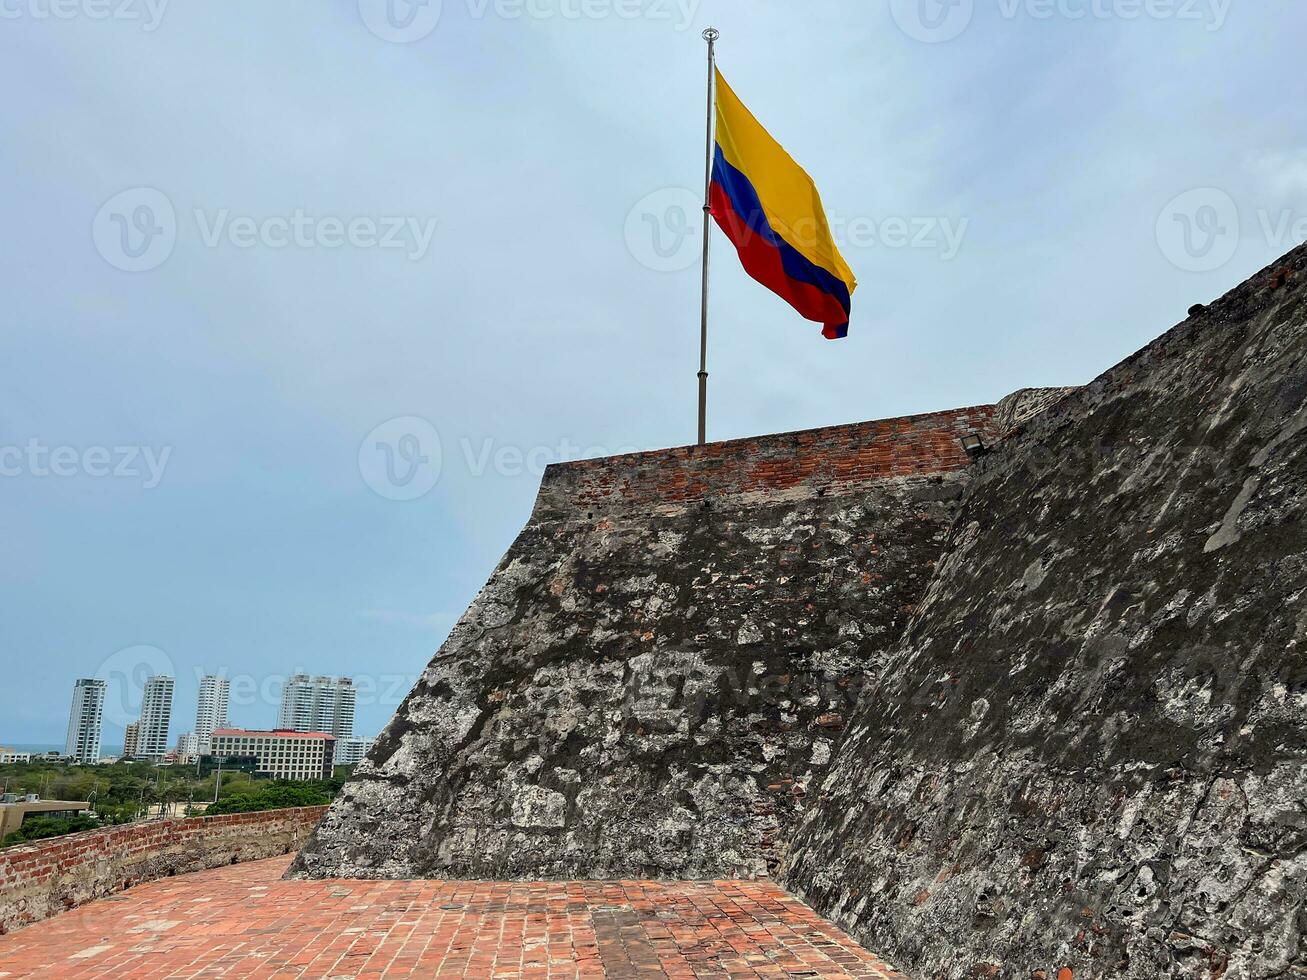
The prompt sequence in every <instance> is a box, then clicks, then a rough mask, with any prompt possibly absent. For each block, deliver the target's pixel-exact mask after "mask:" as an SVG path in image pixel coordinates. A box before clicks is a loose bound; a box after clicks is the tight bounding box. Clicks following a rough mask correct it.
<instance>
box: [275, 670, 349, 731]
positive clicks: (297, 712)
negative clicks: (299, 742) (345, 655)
mask: <svg viewBox="0 0 1307 980" xmlns="http://www.w3.org/2000/svg"><path fill="white" fill-rule="evenodd" d="M357 702H358V690H357V689H356V688H355V687H354V682H353V681H352V680H350V679H349V678H348V677H309V676H308V675H307V674H295V675H294V676H293V677H291V678H290V679H289V680H288V681H286V686H285V687H284V688H282V692H281V711H280V712H279V713H278V715H277V727H278V728H280V729H285V730H287V731H293V732H326V733H327V734H328V735H334V736H336V737H337V738H345V737H347V736H349V735H353V734H354V706H355V705H356V704H357Z"/></svg>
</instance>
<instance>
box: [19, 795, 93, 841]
mask: <svg viewBox="0 0 1307 980" xmlns="http://www.w3.org/2000/svg"><path fill="white" fill-rule="evenodd" d="M90 807H91V804H90V802H89V801H87V800H43V799H41V798H40V797H39V796H37V795H36V794H35V793H32V794H29V795H28V796H19V795H18V794H16V793H6V794H5V795H4V796H0V840H3V839H4V836H5V834H12V833H13V832H14V831H15V830H17V829H18V828H19V827H21V826H22V825H23V821H24V820H25V819H27V818H28V817H75V816H77V814H79V813H81V812H83V811H84V810H89V809H90Z"/></svg>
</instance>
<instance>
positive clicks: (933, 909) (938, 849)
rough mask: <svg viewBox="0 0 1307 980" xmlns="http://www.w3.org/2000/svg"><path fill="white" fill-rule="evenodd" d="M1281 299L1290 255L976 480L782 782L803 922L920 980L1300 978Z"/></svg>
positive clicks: (1107, 377) (1294, 356) (1306, 305)
mask: <svg viewBox="0 0 1307 980" xmlns="http://www.w3.org/2000/svg"><path fill="white" fill-rule="evenodd" d="M1305 300H1307V251H1305V250H1302V249H1300V250H1298V251H1296V252H1294V253H1291V255H1290V256H1288V257H1287V258H1286V259H1285V260H1283V261H1282V262H1281V263H1277V265H1276V266H1275V267H1274V268H1272V269H1268V270H1267V271H1266V272H1264V273H1262V274H1260V275H1258V276H1257V277H1255V278H1254V279H1252V280H1251V281H1249V282H1248V283H1246V284H1244V285H1243V286H1241V287H1239V288H1238V289H1236V290H1234V291H1233V292H1232V293H1230V294H1229V295H1227V296H1226V297H1224V298H1223V299H1222V300H1220V301H1218V302H1216V303H1214V304H1211V305H1210V306H1208V307H1207V308H1205V309H1203V310H1201V311H1199V312H1197V313H1196V314H1195V316H1193V317H1192V318H1191V319H1190V320H1188V321H1186V322H1184V323H1183V324H1181V325H1180V326H1178V327H1176V328H1175V329H1174V330H1172V331H1171V332H1170V333H1168V334H1166V335H1165V336H1164V337H1162V338H1161V339H1159V340H1158V341H1156V342H1155V343H1153V344H1152V345H1150V346H1149V347H1147V348H1145V349H1144V350H1143V351H1141V352H1139V353H1138V354H1136V355H1134V356H1133V357H1131V358H1129V359H1128V360H1126V361H1125V362H1123V363H1122V364H1120V365H1118V366H1117V367H1115V368H1113V369H1112V370H1110V371H1108V372H1107V373H1106V374H1104V375H1103V376H1102V377H1101V378H1099V379H1098V380H1097V381H1095V382H1094V383H1092V384H1091V385H1089V386H1088V387H1086V388H1085V389H1082V390H1079V391H1076V392H1073V393H1071V394H1069V395H1068V396H1067V397H1065V398H1064V399H1062V400H1061V401H1060V402H1058V403H1057V404H1056V405H1054V406H1053V407H1051V408H1050V409H1049V410H1048V411H1047V412H1045V413H1044V414H1043V415H1040V416H1039V417H1038V418H1036V419H1034V420H1033V421H1031V422H1029V423H1027V424H1026V425H1025V426H1024V428H1021V429H1020V430H1019V431H1017V432H1016V434H1014V435H1013V436H1012V437H1011V438H1010V439H1008V440H1007V441H1005V442H1004V443H1002V444H1001V445H1000V446H999V447H998V448H997V449H996V450H995V451H994V452H993V453H990V454H989V455H987V456H986V457H985V458H984V459H983V460H982V462H981V463H980V464H979V465H978V466H977V467H976V469H975V470H974V471H973V474H974V475H973V479H972V481H971V483H970V486H969V488H968V490H967V493H966V497H965V500H964V503H963V505H962V509H961V512H960V513H959V515H958V518H957V521H956V523H955V525H954V527H953V529H952V531H951V532H950V535H949V539H948V543H947V548H946V551H945V557H944V558H943V559H942V561H941V563H940V567H939V570H938V573H937V575H936V577H935V578H934V580H933V581H932V583H931V584H930V587H929V589H928V591H927V594H926V596H925V598H924V600H923V601H922V603H921V604H920V606H919V608H918V609H917V611H916V614H915V615H914V617H913V618H912V620H911V622H910V624H909V626H908V628H907V631H906V634H905V637H904V639H903V642H902V644H901V645H900V646H899V647H898V649H896V651H895V652H894V653H893V654H892V655H891V656H890V657H889V658H888V660H887V668H886V669H885V670H884V671H883V675H882V678H881V680H880V681H879V682H878V683H873V684H872V685H870V686H869V687H868V689H867V691H866V693H865V694H864V697H863V700H862V703H861V705H860V707H859V709H858V710H857V712H856V713H855V714H854V716H853V718H852V719H851V721H850V725H849V729H848V734H847V737H846V738H845V740H844V741H843V742H842V743H841V745H840V746H839V748H838V750H837V754H836V758H835V761H834V762H833V763H832V765H831V767H830V769H829V771H828V773H827V774H826V775H825V777H824V778H823V779H822V780H821V781H820V782H819V783H818V784H816V785H812V786H810V787H809V792H810V795H816V796H818V797H819V799H818V800H817V802H816V803H815V804H814V805H812V806H811V808H810V809H809V811H808V813H807V815H806V816H805V817H804V819H803V822H802V825H801V827H800V830H799V832H798V834H797V837H796V840H795V842H794V844H793V847H792V849H791V851H790V853H789V855H788V859H787V865H786V867H785V869H784V877H783V880H784V881H785V883H787V884H788V885H789V886H790V887H791V888H793V889H794V890H796V891H797V893H798V894H800V895H801V896H802V897H804V898H805V899H806V900H807V901H809V902H810V903H811V904H812V905H813V906H814V907H815V908H817V909H818V911H821V912H823V913H825V914H827V915H830V916H832V917H833V918H834V919H835V920H836V921H837V922H838V923H840V924H841V925H842V926H844V927H845V928H846V929H848V930H849V931H850V932H852V933H853V934H854V935H855V936H857V937H858V938H859V939H860V940H862V941H864V942H866V943H867V944H868V945H871V946H872V947H873V948H876V949H879V950H881V951H883V952H884V953H885V955H887V956H889V957H890V958H891V959H894V960H896V961H898V962H899V964H900V966H901V967H903V968H905V969H907V970H908V971H909V972H910V973H913V974H914V975H918V976H921V977H927V976H935V977H947V978H958V977H972V976H1002V977H1031V976H1046V977H1062V976H1065V977H1071V976H1074V977H1075V978H1077V980H1080V978H1085V977H1124V978H1141V980H1142V978H1149V980H1152V978H1158V977H1211V978H1216V977H1226V978H1271V977H1276V978H1280V977H1293V976H1304V975H1307V948H1305V946H1304V931H1305V930H1307V912H1305V911H1304V894H1305V892H1307V802H1305V801H1307V766H1305V765H1304V763H1305V762H1307V738H1305V736H1307V655H1305V654H1307V525H1305V524H1304V516H1305V512H1307V302H1305ZM1041 971H1042V972H1041Z"/></svg>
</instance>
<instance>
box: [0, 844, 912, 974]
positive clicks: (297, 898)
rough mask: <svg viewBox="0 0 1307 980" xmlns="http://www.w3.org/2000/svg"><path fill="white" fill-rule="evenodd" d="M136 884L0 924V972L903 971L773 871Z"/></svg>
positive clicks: (249, 869)
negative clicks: (715, 877) (744, 876)
mask: <svg viewBox="0 0 1307 980" xmlns="http://www.w3.org/2000/svg"><path fill="white" fill-rule="evenodd" d="M288 860H289V859H288V858H273V859H271V860H268V861H255V862H251V863H249V864H241V865H235V866H233V867H229V868H219V869H217V870H214V871H202V872H199V873H197V874H192V875H185V876H183V877H179V878H168V879H164V880H162V881H156V882H151V883H149V884H143V885H137V886H136V887H135V888H133V889H131V890H130V891H126V892H123V893H121V894H118V895H114V896H111V897H108V898H103V899H100V900H99V901H96V902H91V903H89V904H87V905H84V906H82V907H81V908H77V909H73V910H72V911H69V912H65V913H63V914H62V915H59V916H56V917H55V918H53V919H50V920H47V921H46V922H42V923H38V924H36V925H33V926H28V927H27V928H25V929H20V930H18V931H17V932H15V933H13V934H11V935H8V936H0V977H26V976H47V977H61V978H62V977H110V976H112V977H216V976H226V977H240V978H245V977H265V978H282V977H337V978H346V977H353V978H358V980H363V978H373V977H408V976H411V977H430V976H442V977H444V976H449V977H549V978H553V977H605V976H607V977H850V976H852V977H879V978H886V977H895V978H897V977H899V976H900V975H899V974H897V973H894V972H893V971H891V970H890V969H889V968H888V967H887V966H885V964H883V963H882V962H881V961H880V960H878V959H876V957H874V956H872V955H871V954H870V953H868V952H867V951H866V950H864V949H863V948H862V947H860V946H859V945H858V944H857V943H855V942H854V941H853V940H852V939H850V938H849V937H848V936H846V935H844V933H842V932H840V931H839V930H838V929H837V928H836V927H835V926H833V925H831V924H830V923H829V922H827V921H825V920H824V919H822V918H820V917H819V916H818V915H817V914H816V913H814V912H813V911H812V910H811V909H809V908H808V907H807V906H806V905H804V904H803V903H802V902H800V901H799V900H798V899H796V898H794V897H792V896H791V895H789V894H787V893H786V892H784V891H783V890H781V889H780V888H778V887H777V886H776V885H774V884H772V883H770V882H765V881H764V882H758V881H748V882H740V881H718V882H648V881H635V882H551V883H544V884H536V883H532V884H521V883H498V882H441V881H343V880H332V881H281V880H280V878H281V874H282V872H283V871H285V869H286V864H287V861H288Z"/></svg>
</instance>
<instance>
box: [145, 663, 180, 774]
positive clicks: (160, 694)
mask: <svg viewBox="0 0 1307 980" xmlns="http://www.w3.org/2000/svg"><path fill="white" fill-rule="evenodd" d="M173 683H174V681H173V679H172V678H171V677H168V676H166V675H160V676H157V677H148V678H146V680H145V693H144V694H143V695H142V696H141V721H140V726H141V727H140V733H139V735H138V736H137V737H138V739H139V744H138V745H137V749H136V757H137V758H138V759H153V760H155V761H158V760H159V759H162V758H163V757H164V756H165V755H167V754H168V727H169V726H170V725H171V724H172V689H173Z"/></svg>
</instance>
